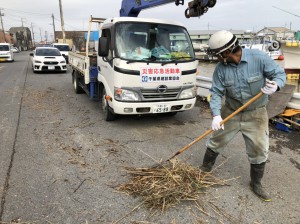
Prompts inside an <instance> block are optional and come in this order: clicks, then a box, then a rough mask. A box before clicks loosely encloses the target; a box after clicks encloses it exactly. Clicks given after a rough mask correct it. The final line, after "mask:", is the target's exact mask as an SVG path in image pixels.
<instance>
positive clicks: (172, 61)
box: [161, 57, 193, 66]
mask: <svg viewBox="0 0 300 224" xmlns="http://www.w3.org/2000/svg"><path fill="white" fill-rule="evenodd" d="M186 58H189V59H193V58H192V57H177V58H173V59H172V60H170V61H164V62H162V63H161V65H162V66H164V65H166V64H171V63H175V65H177V64H178V62H179V61H178V60H179V59H186Z"/></svg>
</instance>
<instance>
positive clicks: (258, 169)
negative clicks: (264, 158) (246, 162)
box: [250, 163, 272, 202]
mask: <svg viewBox="0 0 300 224" xmlns="http://www.w3.org/2000/svg"><path fill="white" fill-rule="evenodd" d="M265 164H266V163H261V164H251V170H250V176H251V183H250V186H251V189H252V191H253V192H254V193H255V194H256V195H257V196H258V197H259V198H260V199H262V200H263V201H267V202H269V201H271V200H272V199H271V197H270V196H269V195H268V193H266V192H265V191H264V189H263V187H262V185H261V179H262V177H263V175H264V170H265Z"/></svg>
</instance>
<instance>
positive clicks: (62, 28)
mask: <svg viewBox="0 0 300 224" xmlns="http://www.w3.org/2000/svg"><path fill="white" fill-rule="evenodd" d="M59 11H60V23H61V31H62V36H63V43H66V34H65V25H64V16H63V11H62V6H61V0H59Z"/></svg>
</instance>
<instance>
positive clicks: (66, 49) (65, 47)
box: [53, 45, 70, 51]
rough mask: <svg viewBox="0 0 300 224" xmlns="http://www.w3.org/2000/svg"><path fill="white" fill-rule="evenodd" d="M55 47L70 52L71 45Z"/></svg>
mask: <svg viewBox="0 0 300 224" xmlns="http://www.w3.org/2000/svg"><path fill="white" fill-rule="evenodd" d="M53 46H54V47H55V48H57V49H58V50H60V51H70V47H69V45H53Z"/></svg>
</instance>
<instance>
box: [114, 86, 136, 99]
mask: <svg viewBox="0 0 300 224" xmlns="http://www.w3.org/2000/svg"><path fill="white" fill-rule="evenodd" d="M115 99H116V100H118V101H140V96H139V94H138V93H137V92H135V91H132V90H128V89H121V88H115Z"/></svg>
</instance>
